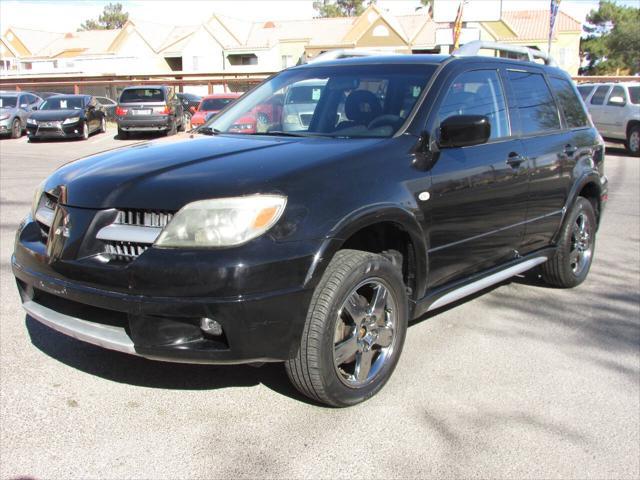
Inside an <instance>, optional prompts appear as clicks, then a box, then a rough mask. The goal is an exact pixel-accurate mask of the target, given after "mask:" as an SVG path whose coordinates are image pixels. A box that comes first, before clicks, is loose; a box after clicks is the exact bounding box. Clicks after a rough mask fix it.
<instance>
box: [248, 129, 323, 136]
mask: <svg viewBox="0 0 640 480" xmlns="http://www.w3.org/2000/svg"><path fill="white" fill-rule="evenodd" d="M248 135H272V136H274V137H320V136H322V135H320V134H317V133H302V132H283V131H282V130H271V131H270V132H262V133H258V132H256V133H249V134H248Z"/></svg>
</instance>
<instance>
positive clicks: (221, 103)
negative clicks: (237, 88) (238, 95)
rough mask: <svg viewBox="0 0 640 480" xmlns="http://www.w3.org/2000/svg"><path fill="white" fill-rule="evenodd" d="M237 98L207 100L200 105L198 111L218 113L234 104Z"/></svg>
mask: <svg viewBox="0 0 640 480" xmlns="http://www.w3.org/2000/svg"><path fill="white" fill-rule="evenodd" d="M234 100H235V98H205V99H204V100H203V101H202V103H201V104H200V108H198V110H201V111H202V110H204V111H217V110H222V109H223V108H224V107H226V106H227V105H229V104H230V103H231V102H233V101H234Z"/></svg>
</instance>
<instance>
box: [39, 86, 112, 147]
mask: <svg viewBox="0 0 640 480" xmlns="http://www.w3.org/2000/svg"><path fill="white" fill-rule="evenodd" d="M105 131H106V114H105V111H104V108H103V107H102V105H100V103H98V101H97V100H96V99H95V97H93V96H91V95H55V96H52V97H49V98H47V100H46V101H45V102H44V103H43V104H42V105H41V106H40V109H39V110H37V111H35V112H33V113H32V114H31V117H30V118H29V119H28V120H27V135H28V136H29V141H34V140H37V139H40V138H82V139H83V140H86V139H87V138H89V135H90V134H91V133H93V132H101V133H102V132H105Z"/></svg>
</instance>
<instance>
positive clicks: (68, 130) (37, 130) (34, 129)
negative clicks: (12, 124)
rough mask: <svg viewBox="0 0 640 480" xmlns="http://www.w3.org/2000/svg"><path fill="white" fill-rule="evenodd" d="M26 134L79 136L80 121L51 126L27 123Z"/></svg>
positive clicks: (57, 136)
mask: <svg viewBox="0 0 640 480" xmlns="http://www.w3.org/2000/svg"><path fill="white" fill-rule="evenodd" d="M27 135H28V136H29V137H30V138H79V137H82V122H76V123H69V124H66V125H63V124H60V125H53V126H44V125H40V124H38V125H33V124H29V123H28V124H27Z"/></svg>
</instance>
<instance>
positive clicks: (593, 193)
mask: <svg viewBox="0 0 640 480" xmlns="http://www.w3.org/2000/svg"><path fill="white" fill-rule="evenodd" d="M578 197H584V198H586V199H587V200H589V202H591V205H593V209H594V211H595V214H596V222H597V224H598V226H599V225H600V217H601V213H602V184H601V182H600V175H599V174H598V173H596V172H595V171H592V172H589V173H587V174H585V175H584V176H582V177H581V178H580V179H579V180H578V181H577V182H576V183H574V185H573V187H572V189H571V192H570V193H569V196H568V198H567V203H566V205H565V208H564V214H563V218H562V222H560V225H561V227H560V228H559V229H558V232H556V235H555V237H554V238H555V240H557V238H558V236H559V234H560V231H561V229H562V225H564V222H565V219H566V217H567V214H568V212H570V211H571V209H572V208H573V205H574V204H575V203H576V200H577V199H578Z"/></svg>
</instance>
